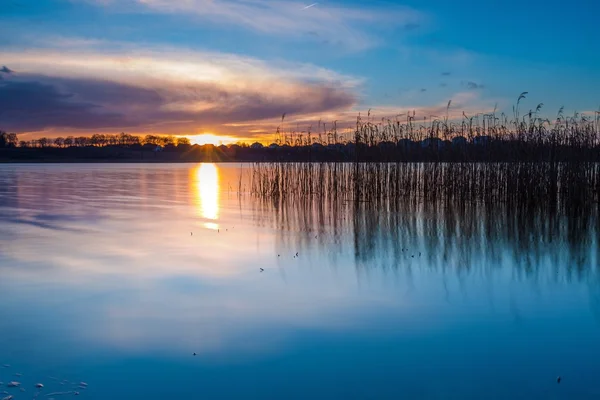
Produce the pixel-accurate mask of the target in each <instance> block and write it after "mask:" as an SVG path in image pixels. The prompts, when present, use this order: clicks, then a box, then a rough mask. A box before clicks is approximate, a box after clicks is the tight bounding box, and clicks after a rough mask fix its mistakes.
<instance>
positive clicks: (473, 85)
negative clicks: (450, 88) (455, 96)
mask: <svg viewBox="0 0 600 400" xmlns="http://www.w3.org/2000/svg"><path fill="white" fill-rule="evenodd" d="M463 85H465V86H466V87H467V88H468V89H470V90H477V89H483V85H481V84H477V83H475V82H471V81H468V82H463Z"/></svg>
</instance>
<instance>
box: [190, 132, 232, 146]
mask: <svg viewBox="0 0 600 400" xmlns="http://www.w3.org/2000/svg"><path fill="white" fill-rule="evenodd" d="M188 139H190V142H191V143H192V144H197V145H199V146H202V145H205V144H212V145H215V146H220V145H222V144H232V143H235V142H239V141H240V140H241V139H240V138H236V137H233V136H226V135H217V134H214V133H211V132H206V133H202V134H200V135H190V136H188Z"/></svg>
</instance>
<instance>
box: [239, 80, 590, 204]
mask: <svg viewBox="0 0 600 400" xmlns="http://www.w3.org/2000/svg"><path fill="white" fill-rule="evenodd" d="M526 95H527V93H526V92H524V93H522V94H521V95H520V96H519V98H518V100H517V104H516V106H515V107H514V110H513V116H512V119H510V120H509V118H508V116H507V115H505V114H500V115H496V112H495V111H494V112H493V113H490V114H482V115H476V116H471V117H469V116H467V115H466V114H464V113H463V118H462V120H460V121H450V120H449V119H448V117H447V116H446V117H445V118H443V119H435V118H434V119H432V120H430V121H429V122H427V121H424V122H423V123H419V124H418V123H416V122H415V114H414V113H413V114H408V115H406V116H403V117H402V118H405V119H404V120H402V121H401V120H400V118H401V116H398V117H396V119H394V120H389V119H387V120H381V121H378V122H375V121H373V119H372V118H371V114H370V112H369V113H368V114H367V117H366V119H363V118H362V117H361V116H359V117H358V118H357V121H356V126H355V128H354V129H353V131H345V132H337V128H336V124H333V125H332V127H331V129H330V130H329V131H327V130H325V131H324V132H323V133H322V134H318V135H314V134H309V135H302V134H296V133H294V132H292V133H290V134H285V133H283V132H282V130H280V129H278V132H277V135H278V137H279V138H286V139H285V140H286V141H287V142H286V143H291V142H292V141H293V143H291V144H293V145H294V146H295V147H296V148H302V149H305V148H308V153H307V154H308V160H306V161H303V162H271V163H255V164H254V166H253V169H252V183H251V191H252V193H253V194H254V195H256V196H259V197H263V198H265V197H271V198H274V199H288V198H293V197H307V196H310V197H316V198H319V199H321V201H327V202H336V201H342V202H348V201H353V202H355V203H360V202H369V203H381V202H387V203H390V204H394V203H397V202H399V201H406V199H411V200H413V201H422V202H431V203H437V202H444V203H453V204H461V203H474V202H481V203H485V204H488V205H492V204H498V203H502V204H505V205H507V206H540V205H541V204H544V205H548V207H581V206H582V205H583V204H589V203H591V204H600V203H599V200H600V164H599V161H600V130H599V128H600V112H597V113H595V116H594V118H592V117H589V116H585V115H581V114H574V115H573V116H571V117H566V116H565V115H564V113H563V110H562V109H561V110H560V111H559V112H558V114H557V117H556V120H555V121H553V122H550V121H549V120H548V119H542V118H541V117H539V113H540V110H541V109H542V107H543V104H539V105H538V106H537V107H536V109H535V110H530V111H529V112H527V113H525V114H524V115H521V114H520V106H521V100H522V99H524V98H525V96H526ZM450 106H451V102H448V108H447V111H448V110H449V108H450ZM447 115H448V112H447ZM321 125H324V124H319V126H321ZM324 129H325V128H324ZM292 148H293V147H292ZM323 149H328V150H332V151H336V149H337V150H339V149H345V150H346V151H348V150H350V153H351V157H350V158H349V159H348V158H347V159H346V162H311V160H313V159H318V157H316V156H315V154H314V153H318V152H319V151H325V150H323ZM424 161H426V162H424Z"/></svg>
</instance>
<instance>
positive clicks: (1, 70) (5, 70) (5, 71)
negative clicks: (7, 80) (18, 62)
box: [0, 65, 15, 74]
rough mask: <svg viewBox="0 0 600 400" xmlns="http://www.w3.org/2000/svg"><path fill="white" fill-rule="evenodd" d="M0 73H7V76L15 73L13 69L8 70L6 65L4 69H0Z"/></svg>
mask: <svg viewBox="0 0 600 400" xmlns="http://www.w3.org/2000/svg"><path fill="white" fill-rule="evenodd" d="M0 72H2V73H5V74H12V73H13V72H15V71H13V70H12V69H10V68H8V67H7V66H6V65H4V66H2V68H0Z"/></svg>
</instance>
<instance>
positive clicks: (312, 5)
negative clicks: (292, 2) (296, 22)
mask: <svg viewBox="0 0 600 400" xmlns="http://www.w3.org/2000/svg"><path fill="white" fill-rule="evenodd" d="M317 4H319V3H312V4H311V5H309V6H306V7H304V8H303V10H308V9H309V8H311V7H314V6H316V5H317Z"/></svg>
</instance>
